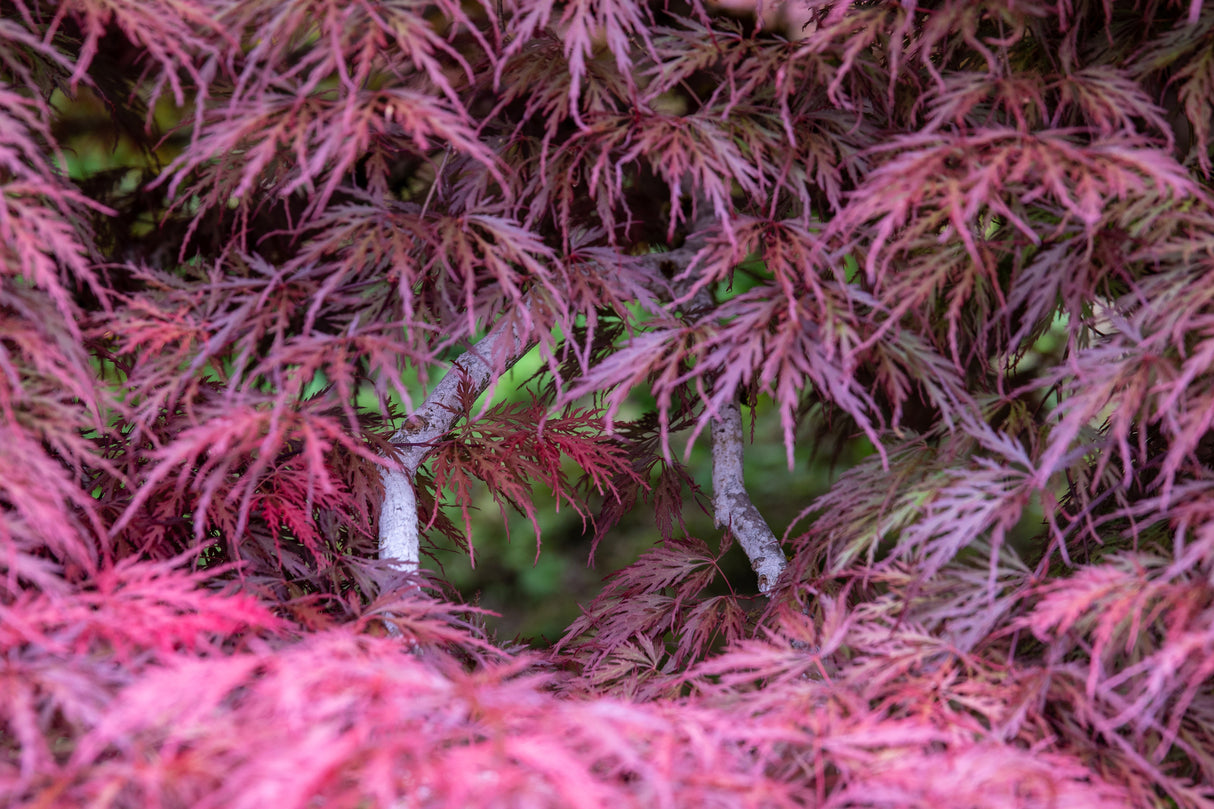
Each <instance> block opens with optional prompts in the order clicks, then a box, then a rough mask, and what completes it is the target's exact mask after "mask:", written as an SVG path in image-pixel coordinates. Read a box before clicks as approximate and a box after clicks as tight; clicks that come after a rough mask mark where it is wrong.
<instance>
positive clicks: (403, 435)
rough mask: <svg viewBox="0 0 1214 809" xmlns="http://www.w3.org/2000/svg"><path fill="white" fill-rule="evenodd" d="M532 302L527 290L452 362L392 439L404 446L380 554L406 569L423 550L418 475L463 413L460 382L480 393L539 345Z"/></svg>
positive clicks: (388, 477)
mask: <svg viewBox="0 0 1214 809" xmlns="http://www.w3.org/2000/svg"><path fill="white" fill-rule="evenodd" d="M533 305H534V298H531V297H530V296H525V297H524V298H523V300H522V301H521V302H520V304H519V306H518V308H517V309H515V310H514V311H512V312H510V313H508V314H506V315H503V316H502V318H501V319H500V320H498V322H497V323H496V324H495V325H494V326H493V328H492V329H491V330H490V331H489V333H488V334H487V335H485V337H484V338H482V339H481V340H480V342H478V343H477V344H476V345H475V346H473V347H472V348H471V349H470V350H468V351H467V352H466V353H464V354H462V355H461V356H460V357H459V358H458V359H456V360H455V362H454V363H452V367H451V370H449V371H448V372H447V373H446V374H445V375H444V376H443V378H442V379H441V380H439V383H438V384H437V385H436V386H435V387H434V390H432V391H431V392H430V395H429V396H427V397H426V400H425V401H424V402H422V404H421V406H420V407H418V408H417V410H415V411H413V414H412V415H411V416H409V418H408V419H407V420H406V421H405V424H404V426H403V427H401V429H399V430H397V431H396V433H395V434H394V435H393V436H392V443H393V444H395V445H397V446H398V447H399V448H400V466H399V467H388V468H385V469H384V470H383V472H382V477H383V481H384V501H383V507H382V508H381V510H380V518H379V558H380V559H390V560H392V561H394V562H395V563H396V565H397V566H398V567H400V568H401V569H402V570H407V571H415V570H417V569H418V566H419V563H420V558H421V552H420V541H419V532H418V524H417V497H416V494H415V492H414V489H413V477H414V475H416V474H417V470H418V468H419V467H420V466H421V465H422V462H423V461H424V460H425V459H426V456H427V455H428V454H429V453H430V451H431V450H432V449H433V448H434V445H435V442H437V441H438V439H440V438H442V436H443V435H445V434H446V433H447V431H449V430H450V429H451V427H452V426H453V425H454V424H455V422H456V420H457V419H458V418H459V417H460V415H461V409H460V396H459V389H460V384H461V383H464V384H467V385H470V386H471V387H472V389H473V390H475V391H476V394H477V395H478V396H479V395H480V394H481V393H482V392H483V391H484V390H485V389H486V388H487V387H489V383H490V382H491V381H493V379H495V378H496V377H497V376H498V375H500V374H501V372H502V371H504V370H505V369H507V368H509V367H510V366H512V365H513V364H514V363H515V362H517V361H518V360H519V358H520V357H522V356H523V355H524V354H526V353H527V351H528V350H530V348H531V346H532V345H534V340H532V339H530V338H529V337H528V332H529V331H530V326H531V307H532V306H533Z"/></svg>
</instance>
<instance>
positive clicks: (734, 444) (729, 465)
mask: <svg viewBox="0 0 1214 809" xmlns="http://www.w3.org/2000/svg"><path fill="white" fill-rule="evenodd" d="M699 231H700V234H702V233H703V232H704V231H703V227H702V226H701V228H699ZM701 242H702V235H701V236H700V237H699V238H697V239H696V240H688V244H687V245H685V246H684V247H683V248H681V249H680V250H679V251H678V252H679V253H680V255H678V256H675V254H674V252H673V251H672V252H671V253H664V254H660V255H661V256H662V258H663V259H665V260H666V261H674V262H676V263H680V262H681V265H680V266H681V267H683V268H685V267H686V265H687V264H689V263H690V262H691V260H692V258H694V256H695V254H696V252H698V249H699V247H700V243H701ZM713 305H714V301H713V298H712V294H711V293H710V292H709V291H708V290H707V289H706V288H703V287H701V288H700V289H698V290H696V292H695V294H693V295H692V296H691V299H690V300H689V301H688V302H687V303H686V304H685V305H684V308H685V309H686V310H687V311H688V312H711V311H712V308H713ZM743 453H744V450H743V443H742V411H741V407H740V406H739V404H738V400H737V397H736V396H735V397H734V398H733V399H732V400H731V401H730V402H729V404H728V405H726V406H724V407H722V408H720V412H718V413H716V414H715V415H714V416H713V420H712V507H713V523H714V524H715V525H716V526H717V527H718V528H721V527H724V528H725V529H726V530H728V531H730V532H731V533H732V534H733V536H734V538H735V539H737V540H738V544H739V545H741V546H742V550H743V551H745V553H746V557H747V558H748V559H750V566H751V569H753V570H754V572H755V573H756V574H757V575H758V577H759V592H761V593H763V594H764V595H767V594H768V593H770V592H771V590H772V588H773V587H775V584H776V581H777V580H778V579H779V578H780V574H781V573H783V572H784V568H785V567H786V566H787V564H788V561H787V559H785V557H784V550H783V548H781V546H780V540H779V539H777V538H776V535H775V533H774V532H773V531H772V530H771V527H770V526H769V525H768V524H767V520H765V519H763V515H762V514H761V513H760V512H759V509H758V507H756V506H755V504H754V503H753V502H752V501H751V499H750V493H749V492H748V491H747V490H746V483H745V480H744V477H743V469H742V458H743Z"/></svg>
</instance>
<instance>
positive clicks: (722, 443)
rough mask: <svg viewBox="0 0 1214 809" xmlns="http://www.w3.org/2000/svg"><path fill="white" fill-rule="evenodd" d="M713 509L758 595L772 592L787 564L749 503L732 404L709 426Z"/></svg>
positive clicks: (739, 431)
mask: <svg viewBox="0 0 1214 809" xmlns="http://www.w3.org/2000/svg"><path fill="white" fill-rule="evenodd" d="M712 508H713V521H714V522H715V523H716V525H717V527H722V526H724V527H725V528H726V529H728V530H729V531H731V532H732V533H733V535H734V538H736V539H737V540H738V544H739V545H741V546H742V550H744V551H745V552H746V556H747V557H748V558H749V559H750V566H751V568H752V569H753V570H754V572H755V573H756V574H758V577H759V592H761V593H763V594H764V595H766V594H768V593H770V592H771V589H772V587H774V586H775V583H776V580H777V579H779V578H780V574H781V573H783V572H784V568H785V567H786V566H787V560H786V559H785V558H784V550H783V548H781V547H780V540H779V539H777V538H776V535H775V534H774V533H773V532H772V530H771V528H770V527H769V526H768V525H767V521H766V520H764V519H763V515H762V514H760V513H759V509H758V508H756V507H755V504H754V503H752V502H751V500H750V494H749V493H748V492H747V491H746V483H745V481H744V480H743V476H742V412H741V408H740V407H739V406H738V403H737V401H736V400H735V401H733V402H731V403H730V404H729V405H728V406H727V407H724V408H722V412H721V413H719V414H718V415H717V417H716V418H714V419H713V422H712Z"/></svg>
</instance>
